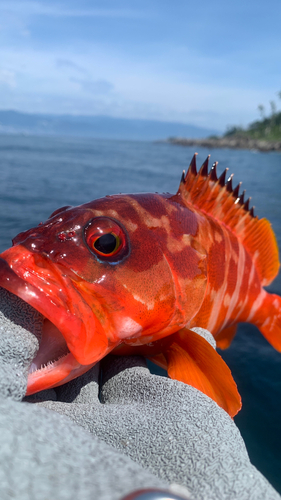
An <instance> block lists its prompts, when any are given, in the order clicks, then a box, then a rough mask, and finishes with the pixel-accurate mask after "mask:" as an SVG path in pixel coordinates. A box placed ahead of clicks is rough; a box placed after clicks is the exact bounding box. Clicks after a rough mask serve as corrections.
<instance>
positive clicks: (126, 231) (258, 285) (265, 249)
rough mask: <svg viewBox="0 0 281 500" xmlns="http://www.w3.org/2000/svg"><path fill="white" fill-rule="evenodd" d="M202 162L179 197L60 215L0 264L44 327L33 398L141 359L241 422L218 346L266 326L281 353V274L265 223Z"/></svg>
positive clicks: (4, 280) (98, 204)
mask: <svg viewBox="0 0 281 500" xmlns="http://www.w3.org/2000/svg"><path fill="white" fill-rule="evenodd" d="M225 175H226V171H225V172H224V173H223V174H222V175H221V177H220V178H219V179H218V178H217V174H216V164H214V165H213V166H212V168H211V170H210V172H209V173H208V159H207V160H206V161H205V162H204V163H203V165H202V167H201V169H200V170H199V172H198V173H197V169H196V157H195V156H194V158H193V159H192V161H191V164H190V166H189V169H188V171H187V174H186V175H183V176H182V180H181V183H180V187H179V190H178V192H177V194H175V195H171V194H133V195H115V196H107V197H105V198H101V199H98V200H95V201H92V202H90V203H86V204H85V205H81V206H78V207H63V208H61V209H59V210H56V211H55V212H54V213H53V214H52V215H51V216H50V217H49V219H48V220H47V221H46V222H45V223H41V224H39V226H37V227H35V228H33V229H30V230H28V231H25V232H23V233H20V234H19V235H18V236H17V237H16V238H15V239H14V240H13V246H12V247H11V248H9V249H8V250H6V251H4V252H3V253H2V254H1V256H0V257H1V258H0V261H1V265H0V285H1V286H2V287H3V288H5V289H7V290H9V291H10V292H12V293H13V294H15V295H17V296H18V297H20V298H21V299H23V300H24V301H26V302H27V303H28V304H30V305H31V306H32V307H33V308H35V309H36V310H37V311H39V312H40V313H41V314H42V315H43V316H44V318H45V320H44V326H43V334H42V341H41V344H40V349H39V351H38V354H37V356H36V357H35V359H34V360H33V363H32V366H31V368H30V373H29V377H28V385H27V394H28V395H29V394H33V393H35V392H37V391H40V390H42V389H46V388H50V387H56V386H58V385H61V384H64V383H65V382H68V381H69V380H72V379H73V378H75V377H77V376H79V375H80V374H82V373H84V372H86V371H87V370H89V369H90V368H91V367H92V366H93V365H94V364H95V363H97V362H98V361H99V360H100V359H102V358H103V357H104V356H106V355H107V354H108V353H110V352H112V353H113V354H119V355H123V354H135V353H138V354H142V355H145V356H146V357H148V358H150V359H151V360H152V361H154V362H155V363H157V364H159V365H160V366H162V367H165V368H166V369H167V371H168V375H169V376H170V377H171V378H174V379H177V380H179V381H182V382H185V383H187V384H190V385H192V386H194V387H196V388H197V389H199V390H200V391H202V392H204V393H205V394H207V395H208V396H209V397H211V398H213V399H214V400H215V401H216V402H217V403H218V404H219V405H220V406H221V407H222V408H224V409H225V410H226V411H227V412H228V413H229V414H230V415H231V416H234V415H235V414H236V413H237V412H238V411H239V409H240V407H241V399H240V396H239V393H238V391H237V388H236V385H235V382H234V380H233V378H232V375H231V373H230V370H229V368H228V367H227V365H226V364H225V363H224V361H223V360H222V358H221V357H220V355H219V354H218V353H217V352H216V351H215V349H213V347H212V346H211V345H210V344H209V343H208V342H207V341H206V340H205V339H204V338H203V337H201V336H200V335H198V334H196V333H195V332H194V331H191V328H193V327H202V328H205V329H207V330H209V331H210V332H212V334H213V336H214V338H215V339H216V342H217V345H218V346H219V347H222V348H225V347H227V346H228V345H229V343H230V342H231V339H232V337H233V335H234V333H235V329H236V324H237V322H239V321H246V322H250V323H253V324H255V325H257V327H258V328H259V329H260V331H261V332H262V333H263V335H264V336H265V337H266V338H267V340H268V341H269V342H270V343H271V344H272V345H273V346H274V347H275V348H276V349H278V350H279V351H280V350H281V335H280V329H281V298H280V297H279V296H277V295H273V294H269V293H267V292H266V291H265V290H264V288H263V286H264V285H268V284H269V283H271V281H272V280H273V279H274V278H275V276H276V275H277V273H278V269H279V261H278V248H277V243H276V240H275V236H274V233H273V231H272V229H271V226H270V224H269V222H268V221H267V220H266V219H258V218H257V217H254V214H253V210H250V211H249V200H248V201H247V202H244V193H243V195H239V185H238V186H237V187H236V188H235V189H233V188H232V177H230V178H229V180H228V181H227V182H226V183H225Z"/></svg>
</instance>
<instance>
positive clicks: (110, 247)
mask: <svg viewBox="0 0 281 500" xmlns="http://www.w3.org/2000/svg"><path fill="white" fill-rule="evenodd" d="M94 247H95V248H96V250H98V252H101V253H105V254H109V253H112V252H113V251H114V250H115V248H116V236H114V234H111V233H108V234H103V235H102V236H101V237H100V238H98V239H97V240H96V241H95V243H94Z"/></svg>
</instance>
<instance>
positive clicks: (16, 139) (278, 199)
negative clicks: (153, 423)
mask: <svg viewBox="0 0 281 500" xmlns="http://www.w3.org/2000/svg"><path fill="white" fill-rule="evenodd" d="M197 152H198V164H199V163H200V162H203V161H204V160H205V158H206V156H207V155H208V154H209V152H210V151H207V150H206V149H204V148H197ZM193 153H194V148H185V147H180V146H172V145H169V144H165V143H150V142H126V141H107V140H94V139H88V138H87V139H81V138H79V139H75V138H50V137H48V138H43V137H31V136H14V135H10V136H9V135H2V136H1V135H0V172H1V182H0V208H1V210H0V251H3V250H4V249H6V248H8V247H9V246H10V245H11V239H12V238H13V237H14V236H15V235H16V234H18V233H19V232H21V231H24V230H25V229H28V228H30V227H32V226H35V225H37V224H38V223H39V222H40V221H44V220H46V219H47V218H48V216H49V215H50V214H51V213H52V212H53V211H54V210H56V209H57V208H59V207H61V206H64V205H77V204H81V203H85V202H86V201H90V200H92V199H94V198H99V197H102V196H104V195H106V194H113V193H120V192H122V193H130V192H131V193H132V192H144V191H151V192H156V191H157V192H160V193H161V192H171V193H175V192H176V190H177V188H178V185H179V181H180V176H181V172H182V170H183V169H186V168H187V167H188V164H189V161H190V159H191V157H192V155H193ZM211 160H212V161H215V160H217V161H219V166H218V172H219V173H221V172H222V171H223V170H224V169H225V168H229V173H234V174H235V176H234V183H233V185H234V186H235V185H236V183H238V182H239V181H242V182H243V185H242V188H243V189H246V192H247V195H248V196H251V197H252V200H253V202H252V203H251V206H252V205H255V206H256V210H255V212H256V214H257V215H258V216H259V217H267V218H268V219H269V220H270V221H271V223H272V226H273V228H274V230H275V233H276V236H277V240H278V242H279V246H280V248H281V194H280V186H281V154H278V153H259V152H256V151H232V150H212V151H211ZM235 181H236V182H235ZM269 291H271V292H274V293H279V294H281V277H280V275H279V277H278V278H277V279H276V280H275V281H274V283H273V284H272V285H271V286H270V287H269ZM220 353H221V354H222V356H223V358H224V359H225V361H226V362H227V364H228V365H229V367H230V368H231V370H232V373H233V376H234V378H235V380H236V382H237V385H238V388H239V391H240V393H241V395H242V399H243V407H242V410H241V412H240V413H239V414H238V415H237V416H236V417H235V422H236V424H237V425H238V427H239V429H240V431H241V433H242V436H243V438H244V440H245V442H246V446H247V449H248V453H249V456H250V458H251V461H252V463H253V464H254V465H255V466H256V467H257V468H258V469H259V470H260V471H261V472H262V473H263V474H264V475H265V476H266V477H267V478H268V480H269V481H270V482H271V483H272V485H273V486H274V487H275V488H276V489H277V490H278V491H279V492H281V477H280V469H281V353H278V352H276V351H275V350H274V349H273V348H272V347H271V346H270V345H269V344H268V343H267V342H266V340H265V339H264V338H263V337H262V335H261V334H260V333H259V331H258V330H257V329H256V328H255V327H254V326H252V325H246V324H242V325H240V326H239V328H238V333H237V335H236V337H235V339H234V341H233V343H232V345H231V347H230V348H229V349H228V350H227V351H221V352H220Z"/></svg>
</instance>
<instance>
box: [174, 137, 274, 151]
mask: <svg viewBox="0 0 281 500" xmlns="http://www.w3.org/2000/svg"><path fill="white" fill-rule="evenodd" d="M165 142H168V143H169V144H174V145H176V146H198V147H204V148H208V149H213V148H230V149H250V150H253V149H254V150H257V151H262V152H269V151H281V141H266V140H262V139H252V138H249V137H218V138H206V139H186V138H184V137H169V138H168V139H166V141H165Z"/></svg>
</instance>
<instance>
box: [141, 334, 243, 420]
mask: <svg viewBox="0 0 281 500" xmlns="http://www.w3.org/2000/svg"><path fill="white" fill-rule="evenodd" d="M163 355H164V358H165V359H166V364H167V371H168V375H169V377H170V378H172V379H176V380H179V381H180V382H184V383H186V384H189V385H192V386H193V387H195V388H196V389H198V390H199V391H201V392H203V393H204V394H206V395H207V396H209V397H210V398H212V399H213V400H214V401H215V402H216V403H217V404H218V405H219V406H220V407H221V408H223V409H224V410H225V411H226V412H227V413H229V415H230V416H231V417H234V415H236V413H238V411H239V410H240V409H241V397H240V394H239V392H238V390H237V387H236V384H235V382H234V380H233V377H232V375H231V371H230V369H229V368H228V366H227V365H226V363H225V362H224V361H223V359H222V358H221V356H220V355H219V354H218V353H217V352H216V351H215V349H214V348H213V347H212V346H211V345H210V344H209V343H208V342H207V340H205V339H204V338H203V337H201V336H200V335H198V334H197V333H195V332H193V331H191V330H189V329H188V328H183V329H182V330H179V331H178V332H177V333H175V334H173V342H172V343H171V344H170V346H169V347H168V348H167V350H166V351H165V352H164V353H163ZM163 355H161V360H160V359H159V360H158V357H157V356H154V357H151V358H150V359H151V360H152V361H154V362H155V363H156V364H160V363H159V361H160V362H161V365H162V366H163Z"/></svg>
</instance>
